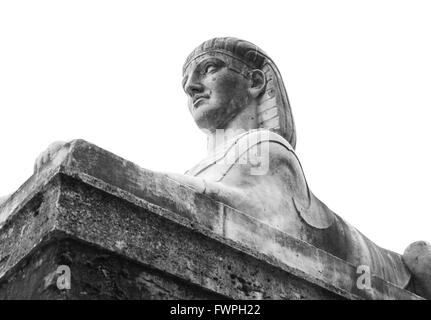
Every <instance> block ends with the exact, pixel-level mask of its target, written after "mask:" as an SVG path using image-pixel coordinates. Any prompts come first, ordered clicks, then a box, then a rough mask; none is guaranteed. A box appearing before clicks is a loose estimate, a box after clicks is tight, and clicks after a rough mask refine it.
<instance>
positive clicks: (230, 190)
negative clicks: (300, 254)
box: [170, 129, 411, 288]
mask: <svg viewBox="0 0 431 320" xmlns="http://www.w3.org/2000/svg"><path fill="white" fill-rule="evenodd" d="M170 176H171V177H172V178H173V179H175V180H177V181H179V182H180V183H184V184H187V185H189V186H191V187H194V188H195V189H196V190H198V191H200V192H203V193H205V194H207V195H208V196H209V197H211V198H213V199H216V200H217V201H220V202H223V203H225V204H227V205H229V206H231V207H233V208H235V209H237V210H240V211H242V212H244V213H246V214H248V215H250V216H252V217H254V218H256V219H258V220H260V221H262V222H265V223H267V224H269V225H271V226H273V227H276V228H278V229H280V230H281V231H283V232H286V233H288V234H289V235H291V236H293V237H295V238H297V239H300V240H303V241H305V242H307V243H310V244H312V245H314V246H316V247H318V248H320V249H323V250H325V251H327V252H329V253H331V254H333V255H334V256H336V257H338V258H340V259H343V260H345V261H347V262H349V263H351V264H352V265H354V266H357V267H359V266H366V267H368V268H369V270H370V272H371V274H373V275H376V276H378V277H380V278H382V279H384V280H386V281H389V282H391V283H393V284H395V285H397V286H399V287H402V288H406V287H407V286H408V284H409V281H410V277H411V273H410V271H409V270H408V269H407V267H406V266H405V264H404V263H403V261H402V259H401V256H400V255H398V254H396V253H394V252H391V251H389V250H385V249H383V248H380V247H378V246H377V245H376V244H374V243H373V242H372V241H370V240H369V239H368V238H366V237H365V236H364V235H362V234H361V233H360V232H359V231H358V230H356V229H355V228H354V227H352V226H351V225H350V224H348V223H347V222H345V221H344V220H343V219H342V218H340V217H339V216H337V215H336V214H335V213H334V212H332V211H331V210H330V209H329V208H328V207H327V206H326V205H325V204H324V203H322V202H321V201H320V200H319V199H318V198H317V197H316V196H314V194H313V193H312V192H311V191H310V189H309V188H308V185H307V182H306V179H305V176H304V173H303V170H302V167H301V164H300V162H299V160H298V158H297V156H296V154H295V152H294V150H293V148H292V147H291V145H290V144H289V143H288V142H287V141H286V140H285V139H284V138H283V137H281V136H280V135H278V134H277V133H274V132H271V131H269V130H266V129H257V130H250V131H248V132H245V133H243V134H239V135H237V136H235V137H233V138H231V139H229V140H228V141H226V143H224V144H222V145H220V146H219V147H218V148H217V149H216V150H215V152H214V153H213V154H212V155H211V156H209V157H207V158H205V159H204V160H203V161H201V162H200V163H199V164H198V165H196V166H195V167H193V168H192V169H190V170H189V171H187V172H186V175H185V176H182V175H172V174H170Z"/></svg>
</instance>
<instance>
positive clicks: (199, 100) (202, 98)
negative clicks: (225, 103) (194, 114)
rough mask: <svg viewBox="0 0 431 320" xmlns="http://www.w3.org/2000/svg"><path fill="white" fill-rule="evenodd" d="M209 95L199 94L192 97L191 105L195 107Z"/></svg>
mask: <svg viewBox="0 0 431 320" xmlns="http://www.w3.org/2000/svg"><path fill="white" fill-rule="evenodd" d="M208 99H209V96H200V97H196V98H195V99H193V107H195V108H197V107H198V106H199V105H200V104H201V103H202V102H204V101H205V100H208Z"/></svg>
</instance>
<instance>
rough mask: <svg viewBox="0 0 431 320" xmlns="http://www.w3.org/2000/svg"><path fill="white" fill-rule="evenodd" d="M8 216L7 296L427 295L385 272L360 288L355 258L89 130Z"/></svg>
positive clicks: (8, 206)
mask: <svg viewBox="0 0 431 320" xmlns="http://www.w3.org/2000/svg"><path fill="white" fill-rule="evenodd" d="M0 221H1V227H0V298H7V299H19V298H32V299H98V298H113V299H130V298H136V299H147V298H148V299H162V298H163V299H176V298H186V299H195V298H200V299H213V298H234V299H420V297H418V296H416V295H415V294H412V293H411V292H409V291H407V290H404V289H402V288H399V287H397V286H395V285H393V284H391V283H389V282H386V281H384V280H383V279H381V278H379V277H377V276H373V277H372V281H371V284H372V288H371V290H359V289H357V287H356V278H357V274H356V266H354V265H351V264H348V263H346V262H345V261H343V260H341V259H339V258H337V257H335V256H333V255H331V254H329V253H327V252H325V251H323V250H320V249H318V248H316V247H314V246H312V245H310V244H308V243H306V242H303V241H300V240H297V239H294V238H292V237H290V236H289V235H287V234H285V233H283V232H281V231H279V230H277V229H275V228H273V227H271V226H269V225H266V224H263V223H261V222H259V221H257V220H256V219H253V218H251V217H249V216H248V215H247V214H246V213H243V212H239V211H237V210H234V209H232V208H230V207H228V206H226V205H223V204H221V203H218V202H215V201H213V200H211V199H210V198H208V197H206V196H205V195H203V194H199V193H196V192H195V191H193V190H192V189H189V188H187V187H185V186H182V185H180V184H178V183H176V182H175V181H172V180H171V179H169V178H168V177H167V176H165V175H163V174H159V173H155V172H151V171H148V170H144V169H141V168H139V167H138V166H136V165H134V164H133V163H131V162H129V161H126V160H124V159H122V158H120V157H118V156H115V155H113V154H111V153H109V152H107V151H105V150H103V149H100V148H98V147H96V146H94V145H92V144H89V143H87V142H85V141H82V140H75V141H73V142H71V143H69V144H66V145H65V146H64V147H63V148H62V149H61V150H60V151H59V152H58V154H57V156H56V157H55V158H54V159H53V160H52V161H51V162H49V163H47V164H46V165H45V166H44V167H43V168H42V171H41V172H40V173H39V175H37V176H33V177H31V178H30V179H29V180H28V181H27V182H26V183H25V184H24V185H23V186H22V187H21V188H20V189H19V190H18V191H17V192H16V193H15V194H14V195H12V197H11V198H10V199H9V200H8V201H7V202H6V203H4V204H3V205H1V207H0ZM61 264H65V265H68V266H69V267H70V268H71V273H72V288H71V289H70V290H67V291H61V290H59V289H57V287H56V285H55V275H53V272H54V273H55V270H56V269H57V267H58V265H61Z"/></svg>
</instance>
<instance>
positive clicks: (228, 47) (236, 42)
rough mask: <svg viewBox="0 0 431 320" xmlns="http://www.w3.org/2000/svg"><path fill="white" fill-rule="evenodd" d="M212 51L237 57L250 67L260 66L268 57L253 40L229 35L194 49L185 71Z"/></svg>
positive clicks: (187, 60) (206, 42) (186, 63)
mask: <svg viewBox="0 0 431 320" xmlns="http://www.w3.org/2000/svg"><path fill="white" fill-rule="evenodd" d="M211 53H220V54H224V55H226V56H229V57H231V58H234V59H237V60H239V61H241V62H242V63H244V64H245V65H247V66H248V67H249V68H260V67H261V66H262V64H263V62H264V60H265V59H267V58H268V57H267V56H266V54H265V53H264V52H263V51H262V50H261V49H259V48H258V47H257V46H255V45H254V44H252V43H251V42H248V41H244V40H240V39H237V38H229V37H228V38H214V39H211V40H208V41H205V42H203V43H202V44H201V45H200V46H198V47H197V48H196V49H195V50H193V52H192V53H191V54H190V55H189V56H188V57H187V59H186V62H185V63H184V67H183V73H184V72H185V71H186V69H187V67H188V66H189V64H190V63H191V62H192V61H193V60H195V59H197V58H199V57H200V56H202V55H205V54H211Z"/></svg>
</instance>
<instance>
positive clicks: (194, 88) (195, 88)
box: [184, 78, 204, 98]
mask: <svg viewBox="0 0 431 320" xmlns="http://www.w3.org/2000/svg"><path fill="white" fill-rule="evenodd" d="M184 89H185V91H186V92H187V94H188V95H189V96H190V97H192V98H193V96H194V95H196V94H198V93H202V92H203V91H204V86H203V85H202V84H201V83H200V82H199V81H196V79H193V78H190V79H189V80H188V81H187V83H186V85H185V86H184Z"/></svg>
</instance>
